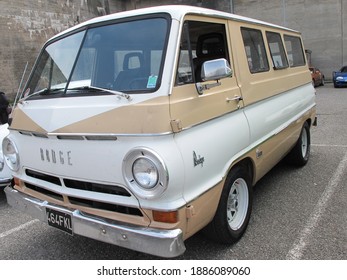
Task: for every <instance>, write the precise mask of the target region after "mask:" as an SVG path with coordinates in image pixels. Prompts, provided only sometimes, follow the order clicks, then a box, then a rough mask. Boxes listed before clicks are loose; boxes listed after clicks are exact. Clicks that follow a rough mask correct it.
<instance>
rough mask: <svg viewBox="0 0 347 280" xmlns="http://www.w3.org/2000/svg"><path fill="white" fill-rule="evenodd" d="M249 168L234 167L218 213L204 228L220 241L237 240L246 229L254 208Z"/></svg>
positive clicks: (224, 189)
mask: <svg viewBox="0 0 347 280" xmlns="http://www.w3.org/2000/svg"><path fill="white" fill-rule="evenodd" d="M247 170H248V169H247V168H244V167H242V166H236V167H234V168H233V169H232V170H231V171H230V173H229V175H228V177H227V179H226V182H225V185H224V188H223V191H222V195H221V198H220V201H219V205H218V208H217V211H216V214H215V216H214V218H213V220H212V222H211V223H210V224H208V225H207V226H206V228H205V229H204V232H205V234H206V235H207V236H208V237H209V238H211V239H213V240H215V241H217V242H220V243H225V244H231V243H234V242H236V241H237V240H238V239H240V237H241V236H242V235H243V234H244V232H245V231H246V228H247V226H248V222H249V218H250V214H251V210H252V201H253V194H252V186H251V180H250V176H249V174H247Z"/></svg>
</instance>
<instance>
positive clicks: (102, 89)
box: [69, 86, 131, 101]
mask: <svg viewBox="0 0 347 280" xmlns="http://www.w3.org/2000/svg"><path fill="white" fill-rule="evenodd" d="M69 89H70V90H71V89H72V90H76V89H77V90H78V89H93V90H98V91H104V92H108V93H112V94H114V95H117V96H120V97H124V98H125V99H127V100H128V101H131V97H130V95H129V94H126V93H123V92H120V91H115V90H111V89H107V88H100V87H94V86H82V87H76V88H69Z"/></svg>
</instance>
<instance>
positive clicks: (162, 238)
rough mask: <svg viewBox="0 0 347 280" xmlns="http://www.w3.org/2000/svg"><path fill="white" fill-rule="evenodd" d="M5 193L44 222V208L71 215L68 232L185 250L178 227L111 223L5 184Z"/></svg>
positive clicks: (156, 250)
mask: <svg viewBox="0 0 347 280" xmlns="http://www.w3.org/2000/svg"><path fill="white" fill-rule="evenodd" d="M5 193H6V197H7V202H8V204H10V205H11V206H12V207H14V208H16V209H18V210H21V211H23V212H25V213H27V214H29V215H31V216H32V217H34V218H36V219H38V220H40V221H42V222H45V223H48V221H47V215H46V209H47V208H48V209H52V210H56V211H60V212H63V213H66V214H69V215H71V220H72V232H73V233H74V234H76V235H81V236H86V237H89V238H92V239H96V240H99V241H103V242H106V243H110V244H113V245H117V246H120V247H124V248H128V249H131V250H135V251H140V252H144V253H148V254H151V255H156V256H160V257H165V258H172V257H176V256H179V255H181V254H183V252H184V251H185V246H184V242H183V238H182V231H181V230H180V229H174V230H160V229H153V228H146V227H139V226H134V225H124V224H113V223H112V224H111V223H108V222H106V221H104V220H102V219H101V218H100V219H98V218H97V217H90V216H85V215H83V214H82V213H81V212H80V211H79V210H70V209H67V208H64V207H61V206H57V205H52V204H50V203H48V202H47V201H43V200H40V199H37V198H34V197H31V196H28V195H26V194H23V193H21V192H19V191H17V190H15V189H13V188H11V187H6V188H5Z"/></svg>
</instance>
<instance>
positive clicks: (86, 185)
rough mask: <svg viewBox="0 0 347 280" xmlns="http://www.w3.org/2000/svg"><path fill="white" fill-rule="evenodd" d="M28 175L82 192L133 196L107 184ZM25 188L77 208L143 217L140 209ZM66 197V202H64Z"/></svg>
mask: <svg viewBox="0 0 347 280" xmlns="http://www.w3.org/2000/svg"><path fill="white" fill-rule="evenodd" d="M25 173H26V175H27V176H28V177H31V178H35V179H38V180H40V181H44V182H48V183H50V184H54V185H57V186H60V187H62V188H63V187H66V188H70V189H78V190H81V191H89V192H95V193H105V194H110V195H118V196H123V197H124V196H125V197H130V196H131V194H130V193H129V192H128V191H127V190H126V189H125V188H123V187H120V186H115V185H106V184H99V183H93V182H84V181H79V180H72V179H66V178H59V177H56V176H52V175H48V174H44V173H41V172H38V171H34V170H30V169H27V170H26V171H25ZM24 184H25V186H26V187H27V188H28V189H31V190H34V191H36V192H39V193H41V194H43V195H45V196H48V197H50V198H53V199H56V200H60V201H67V200H69V202H70V203H71V204H72V205H76V206H83V207H89V208H93V209H100V210H106V211H112V212H117V213H122V214H128V215H134V216H141V217H142V216H143V214H142V212H141V211H140V209H138V208H134V207H129V206H123V205H118V204H113V203H108V202H102V201H96V200H93V199H87V198H81V197H75V196H67V195H64V194H60V193H58V192H54V191H51V190H47V189H45V188H42V187H39V186H37V185H35V184H34V183H29V182H24ZM64 197H65V200H64Z"/></svg>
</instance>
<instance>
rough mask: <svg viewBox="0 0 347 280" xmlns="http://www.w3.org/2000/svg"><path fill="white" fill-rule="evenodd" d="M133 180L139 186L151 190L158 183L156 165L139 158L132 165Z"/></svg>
mask: <svg viewBox="0 0 347 280" xmlns="http://www.w3.org/2000/svg"><path fill="white" fill-rule="evenodd" d="M133 175H134V179H135V180H136V182H137V183H138V185H139V186H141V187H142V188H145V189H152V188H154V187H155V186H156V184H157V182H158V177H159V174H158V169H157V167H156V165H155V164H154V163H153V162H152V161H151V160H149V159H147V158H139V159H137V160H135V162H134V164H133Z"/></svg>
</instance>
